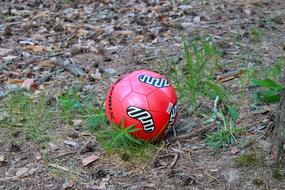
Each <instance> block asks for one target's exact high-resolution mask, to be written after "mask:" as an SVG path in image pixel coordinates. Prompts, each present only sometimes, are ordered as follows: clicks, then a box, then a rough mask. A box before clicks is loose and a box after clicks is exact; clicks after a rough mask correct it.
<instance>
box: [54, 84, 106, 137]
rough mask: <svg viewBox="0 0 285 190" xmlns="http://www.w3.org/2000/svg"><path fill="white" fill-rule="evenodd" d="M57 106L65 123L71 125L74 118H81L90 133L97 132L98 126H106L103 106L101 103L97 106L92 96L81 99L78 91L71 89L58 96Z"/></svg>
mask: <svg viewBox="0 0 285 190" xmlns="http://www.w3.org/2000/svg"><path fill="white" fill-rule="evenodd" d="M59 104H60V107H61V116H62V118H63V119H64V120H65V121H66V122H67V123H71V121H72V119H74V118H78V119H81V118H83V119H84V121H85V122H86V123H87V126H88V127H89V130H90V131H92V132H94V131H96V130H98V129H99V128H100V126H103V125H106V122H107V118H106V114H105V110H104V108H103V107H104V105H103V103H102V104H98V103H97V102H96V97H95V95H93V94H89V95H88V96H86V97H85V98H83V99H81V98H80V97H79V95H78V91H77V90H76V89H72V90H70V91H69V92H67V93H65V94H63V95H62V96H60V98H59Z"/></svg>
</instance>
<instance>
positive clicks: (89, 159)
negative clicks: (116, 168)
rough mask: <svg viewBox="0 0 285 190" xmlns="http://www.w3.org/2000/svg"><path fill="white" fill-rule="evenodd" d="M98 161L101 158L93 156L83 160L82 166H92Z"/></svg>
mask: <svg viewBox="0 0 285 190" xmlns="http://www.w3.org/2000/svg"><path fill="white" fill-rule="evenodd" d="M98 159H99V157H98V156H97V155H91V156H88V157H86V158H84V159H82V164H83V166H87V165H89V164H91V163H92V162H94V161H96V160H98Z"/></svg>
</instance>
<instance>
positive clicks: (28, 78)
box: [0, 0, 285, 189]
mask: <svg viewBox="0 0 285 190" xmlns="http://www.w3.org/2000/svg"><path fill="white" fill-rule="evenodd" d="M282 3H283V1H282V0H277V1H274V2H272V1H266V0H249V1H230V2H226V1H222V0H215V1H199V0H193V1H178V0H173V1H161V0H158V1H157V0H150V1H135V0H131V1H128V2H126V3H124V2H121V1H115V0H104V1H93V0H87V1H76V0H75V1H73V0H71V1H34V0H28V1H24V2H21V3H18V1H14V0H12V1H2V2H1V3H0V7H1V8H0V13H1V15H0V17H1V22H0V104H1V97H5V96H7V94H8V92H18V91H20V88H25V89H27V90H30V91H32V93H37V91H45V92H46V93H47V94H50V96H51V97H50V98H51V99H52V97H54V98H56V94H61V93H62V91H63V90H66V89H68V88H70V87H78V86H80V87H81V91H80V93H81V94H80V95H82V96H84V95H86V94H88V93H90V92H92V93H95V94H96V95H97V97H96V98H97V99H98V100H100V101H103V100H104V99H105V93H106V90H107V88H108V86H109V85H110V84H111V83H112V82H113V81H115V80H116V79H117V78H118V77H119V76H120V75H122V74H124V73H126V72H129V71H132V70H134V69H150V70H161V72H164V71H165V69H163V68H162V67H165V66H163V65H162V62H164V61H161V60H165V59H164V58H165V57H169V58H171V57H177V58H178V59H179V58H180V59H181V58H182V57H183V55H182V53H181V52H183V50H182V46H181V41H182V39H185V38H186V39H187V38H189V39H190V38H191V37H193V36H201V35H209V36H210V37H211V38H212V39H213V42H214V43H215V44H217V45H218V46H219V47H221V49H222V64H223V67H222V69H221V70H219V71H218V72H217V73H216V74H217V78H216V80H217V81H218V82H220V83H224V84H225V85H226V86H228V87H229V88H230V89H235V83H234V82H235V80H236V79H237V78H241V77H243V76H244V71H247V70H248V69H251V67H252V66H253V65H255V64H256V63H262V64H260V65H261V66H260V67H259V69H263V68H266V67H268V66H269V65H271V64H273V60H275V58H276V57H283V58H284V49H285V46H284V44H285V43H284V42H285V36H284V31H285V29H284V27H285V26H284V23H285V22H284V20H285V17H284V16H285V15H284V14H283V13H284V6H283V8H282ZM256 28H257V29H256ZM249 52H250V53H249ZM163 74H165V73H163ZM241 104H244V105H245V106H243V107H242V108H241V110H240V112H241V113H240V116H239V120H238V121H237V122H238V125H243V126H250V127H255V128H256V127H257V126H259V125H260V124H262V122H263V121H264V120H265V119H266V117H267V116H266V114H255V113H254V112H250V111H248V110H249V107H248V106H247V105H249V104H248V102H242V103H241ZM260 109H262V107H261V108H260ZM183 114H184V113H182V115H183ZM191 120H193V121H195V123H198V124H197V125H198V126H199V128H196V129H195V128H193V129H192V130H191V129H189V130H187V131H190V133H189V132H187V133H186V134H182V136H180V135H181V134H178V136H177V138H175V139H174V140H171V141H169V144H168V145H167V146H166V147H165V148H163V149H162V150H160V151H159V152H158V155H157V156H156V157H155V158H156V160H154V163H155V164H154V167H151V164H149V163H141V162H138V163H131V164H127V166H126V165H124V163H123V162H122V161H120V160H118V158H117V157H116V156H114V155H108V154H106V153H105V152H104V150H102V148H100V146H98V144H97V141H96V139H94V138H95V137H94V136H93V135H90V134H89V133H87V132H86V131H80V127H81V125H84V123H81V122H79V120H74V121H73V122H74V123H73V125H75V126H76V127H77V128H79V129H78V130H79V131H78V135H77V137H76V142H75V141H71V140H66V139H69V138H70V137H69V134H70V133H69V127H68V126H66V124H64V125H63V124H62V123H55V125H56V126H57V127H56V130H55V131H54V136H53V138H55V139H57V141H49V143H47V144H48V146H47V147H48V148H47V149H44V148H43V147H40V146H37V145H36V144H34V143H33V142H32V141H31V140H29V139H28V138H26V139H25V141H24V144H20V145H19V144H18V143H14V142H12V141H14V140H15V139H18V138H19V137H18V136H17V132H15V133H14V134H13V135H14V136H13V138H14V139H9V138H7V140H5V141H2V139H0V152H1V157H0V167H1V170H0V176H2V177H4V178H1V179H3V180H0V188H2V187H4V188H6V189H9V188H10V187H22V188H31V187H32V188H34V189H37V188H41V187H46V188H47V189H60V188H62V187H64V188H65V187H66V188H68V187H72V188H78V189H86V188H90V189H122V188H133V189H144V188H148V189H177V188H180V189H185V188H188V187H189V186H197V188H198V189H209V188H211V189H227V188H228V187H229V186H230V187H231V188H233V189H234V188H239V189H245V188H250V189H253V188H254V187H253V186H254V184H252V183H251V181H252V176H253V177H254V178H260V179H261V180H262V181H266V182H267V183H268V184H266V187H270V188H272V189H273V188H275V189H278V188H279V189H280V188H281V189H282V188H283V187H282V183H281V182H280V181H276V180H275V179H273V178H272V177H271V176H269V173H270V172H267V171H268V168H267V170H265V169H263V168H259V169H257V170H256V171H254V172H250V171H248V170H246V171H244V170H243V169H239V168H235V169H233V168H232V167H234V163H233V162H232V160H231V158H232V157H234V156H235V155H239V154H240V153H241V152H243V149H242V148H241V147H237V146H232V147H229V150H228V151H229V152H230V153H231V155H229V154H227V153H228V152H226V153H225V154H224V155H223V153H221V154H222V155H221V157H219V158H217V157H215V156H213V152H212V151H209V149H208V148H207V147H206V146H205V144H204V143H203V141H202V140H201V139H202V137H203V135H204V133H205V132H207V131H209V130H208V126H203V124H202V123H201V122H199V120H198V118H195V116H192V117H191ZM191 120H190V119H185V121H187V122H189V121H191ZM185 121H182V119H181V121H180V122H181V123H183V122H185ZM258 121H260V122H258ZM256 122H258V123H256ZM178 123H179V121H178ZM187 124H189V123H187ZM181 125H182V124H181ZM181 125H178V128H180V126H181ZM190 126H191V124H190ZM193 126H195V125H193ZM9 131H10V129H9V128H8V129H6V128H2V127H0V134H8V133H9ZM177 131H179V130H177ZM191 131H194V133H193V135H191ZM197 131H198V132H197ZM254 131H258V129H257V128H256V129H255V130H254ZM259 131H261V130H259ZM10 133H11V131H10ZM260 133H261V134H263V132H262V131H261V132H260ZM255 135H256V134H250V135H249V138H256V136H255ZM1 137H2V136H1ZM172 139H173V137H172ZM177 139H179V141H180V143H181V148H180V147H179V150H177V147H176V140H177ZM258 139H259V140H256V141H255V142H256V143H255V145H254V146H256V147H257V148H261V149H263V150H265V149H266V146H267V145H268V141H266V140H263V139H262V138H258ZM18 140H19V141H20V142H21V139H18ZM166 141H167V140H166ZM56 142H63V144H60V143H59V144H58V143H56ZM88 142H92V143H88ZM11 143H12V145H13V144H14V147H11ZM64 144H67V145H69V146H71V147H75V151H73V152H72V153H71V154H70V152H69V150H68V148H69V147H65V146H62V145H64ZM81 144H82V145H84V144H85V147H82V148H81V149H80V148H76V147H78V145H81ZM90 146H92V147H90ZM197 147H199V148H197ZM173 150H176V152H175V151H173ZM47 152H48V153H47ZM59 152H60V153H59ZM177 152H179V158H178V157H177V156H175V158H176V157H177V159H175V165H173V166H172V167H171V168H168V167H167V166H169V165H172V163H173V157H174V156H173V155H177V154H178V153H177ZM97 153H98V154H97ZM2 154H3V155H5V156H2ZM89 154H91V156H88V155H89ZM93 154H94V155H93ZM35 155H38V156H39V155H41V157H42V158H43V159H37V158H36V156H35ZM97 155H100V156H97ZM82 158H83V159H82ZM26 163H31V164H35V163H37V164H39V165H40V166H41V167H39V169H38V170H39V171H37V172H36V173H34V174H33V175H27V176H25V181H20V180H17V179H18V177H21V176H22V175H20V174H23V175H25V174H24V173H26V172H27V171H26V170H27V168H26V167H25V165H26ZM91 163H92V164H91ZM82 165H83V166H85V165H86V166H87V165H88V167H84V168H82ZM96 166H102V167H103V170H104V171H105V173H107V175H108V176H109V177H106V176H105V177H100V175H95V174H97V173H98V171H94V170H95V167H96ZM165 166H166V167H165ZM51 168H53V169H55V170H56V171H54V170H52V169H51ZM74 169H75V170H74ZM58 170H59V171H62V172H64V173H68V175H67V174H63V175H64V176H62V177H58V176H57V174H58ZM74 171H76V172H74ZM233 171H234V172H233ZM96 172H97V173H96ZM99 173H100V172H99ZM8 174H9V175H8ZM10 174H11V175H10ZM13 174H16V177H15V176H13ZM17 174H18V177H17ZM73 174H74V175H75V176H76V177H75V179H74V178H73V177H71V178H72V179H65V178H67V177H70V175H73ZM5 176H6V178H5ZM7 176H8V177H7ZM10 176H12V177H10ZM92 176H96V178H95V179H94V177H92ZM229 176H230V177H229ZM241 176H242V177H241ZM9 177H10V178H9ZM233 179H235V180H233ZM247 185H249V186H250V187H248V186H247ZM283 185H284V184H283Z"/></svg>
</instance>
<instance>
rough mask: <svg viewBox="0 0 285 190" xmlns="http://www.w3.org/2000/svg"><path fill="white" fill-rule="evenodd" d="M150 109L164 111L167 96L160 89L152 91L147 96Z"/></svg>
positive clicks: (167, 101) (167, 100)
mask: <svg viewBox="0 0 285 190" xmlns="http://www.w3.org/2000/svg"><path fill="white" fill-rule="evenodd" d="M147 99H148V103H149V108H150V111H157V112H162V113H166V112H167V108H168V106H169V99H168V97H167V96H166V95H165V94H164V93H163V92H162V91H161V90H160V89H157V90H156V91H154V92H152V93H151V94H149V95H148V96H147Z"/></svg>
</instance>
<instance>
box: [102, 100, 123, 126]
mask: <svg viewBox="0 0 285 190" xmlns="http://www.w3.org/2000/svg"><path fill="white" fill-rule="evenodd" d="M106 114H107V118H108V120H109V122H114V124H115V125H118V124H119V123H121V121H122V118H123V114H124V112H123V109H122V105H121V102H120V101H119V100H117V99H116V98H115V97H111V104H109V103H108V102H107V104H106Z"/></svg>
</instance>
